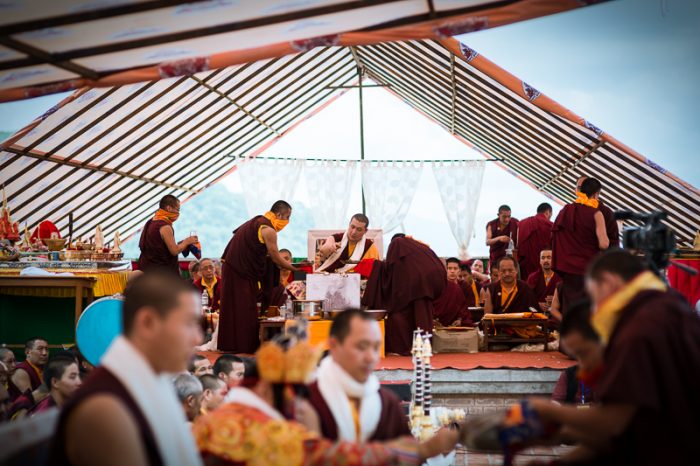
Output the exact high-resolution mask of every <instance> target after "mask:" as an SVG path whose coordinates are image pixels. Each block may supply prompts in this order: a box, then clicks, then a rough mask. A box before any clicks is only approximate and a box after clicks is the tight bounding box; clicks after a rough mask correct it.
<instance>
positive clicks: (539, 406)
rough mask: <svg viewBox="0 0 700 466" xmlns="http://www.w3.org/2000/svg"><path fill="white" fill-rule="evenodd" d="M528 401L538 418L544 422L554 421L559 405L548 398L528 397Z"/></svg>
mask: <svg viewBox="0 0 700 466" xmlns="http://www.w3.org/2000/svg"><path fill="white" fill-rule="evenodd" d="M527 401H528V403H530V406H532V409H534V410H535V411H536V412H537V414H538V415H539V416H540V419H542V421H545V422H554V421H555V418H556V413H557V411H558V409H559V405H558V404H556V403H554V402H552V401H551V400H550V399H548V398H528V399H527Z"/></svg>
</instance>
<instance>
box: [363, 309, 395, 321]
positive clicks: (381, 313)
mask: <svg viewBox="0 0 700 466" xmlns="http://www.w3.org/2000/svg"><path fill="white" fill-rule="evenodd" d="M365 312H366V313H367V314H370V315H371V316H372V317H374V320H384V318H385V317H386V315H387V314H388V313H389V312H388V311H386V310H385V309H370V310H367V311H365Z"/></svg>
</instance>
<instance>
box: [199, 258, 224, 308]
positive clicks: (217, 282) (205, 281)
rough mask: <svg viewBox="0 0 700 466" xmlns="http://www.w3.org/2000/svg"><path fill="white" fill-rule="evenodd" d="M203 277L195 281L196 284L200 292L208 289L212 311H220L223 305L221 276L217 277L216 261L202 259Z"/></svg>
mask: <svg viewBox="0 0 700 466" xmlns="http://www.w3.org/2000/svg"><path fill="white" fill-rule="evenodd" d="M199 270H200V272H201V278H200V279H199V280H196V281H195V282H194V286H195V287H196V288H197V289H198V290H199V292H200V294H201V293H202V292H203V291H204V290H206V291H207V295H209V307H210V308H211V310H212V311H218V310H219V306H220V305H221V277H217V276H216V273H215V270H216V269H215V268H214V261H212V260H211V259H202V260H201V261H200V268H199Z"/></svg>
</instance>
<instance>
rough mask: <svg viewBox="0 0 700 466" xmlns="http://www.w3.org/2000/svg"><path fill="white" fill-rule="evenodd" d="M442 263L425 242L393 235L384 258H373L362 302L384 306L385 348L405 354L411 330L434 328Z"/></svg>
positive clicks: (444, 278)
mask: <svg viewBox="0 0 700 466" xmlns="http://www.w3.org/2000/svg"><path fill="white" fill-rule="evenodd" d="M446 283H447V276H446V274H445V266H444V265H443V264H442V262H441V261H440V259H439V258H438V257H437V255H435V253H434V252H433V250H432V249H430V248H429V247H428V246H427V245H425V244H423V243H420V242H418V241H416V240H414V239H412V238H394V240H393V241H392V242H391V244H390V245H389V250H388V251H387V255H386V260H385V261H375V262H374V267H373V269H372V274H371V275H370V277H369V280H368V281H367V288H366V289H365V294H364V296H363V297H362V304H363V305H365V306H368V307H369V308H370V309H386V310H387V311H389V315H388V316H387V320H386V338H385V343H386V352H387V353H397V354H402V355H408V354H410V352H411V347H412V346H413V331H414V330H415V329H416V328H419V327H420V328H421V329H423V330H426V331H432V329H433V300H434V299H435V298H437V297H438V296H440V294H442V291H443V289H444V288H445V284H446Z"/></svg>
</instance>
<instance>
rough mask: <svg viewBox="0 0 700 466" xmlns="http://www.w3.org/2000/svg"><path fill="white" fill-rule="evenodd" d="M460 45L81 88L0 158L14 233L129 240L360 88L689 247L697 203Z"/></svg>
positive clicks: (308, 48) (697, 196)
mask: <svg viewBox="0 0 700 466" xmlns="http://www.w3.org/2000/svg"><path fill="white" fill-rule="evenodd" d="M435 3H438V2H435ZM472 3H474V2H472ZM476 3H479V2H476ZM482 3H483V2H482ZM499 3H503V2H499ZM505 3H509V4H516V3H520V2H505ZM545 3H546V2H545ZM456 33H457V32H455V31H453V30H445V31H443V32H441V33H440V34H442V35H443V36H444V37H433V38H424V39H412V40H391V41H384V40H378V41H375V42H373V43H367V44H359V45H345V44H342V43H340V44H339V43H337V41H330V42H329V41H328V40H327V39H326V38H321V39H312V40H308V41H303V42H304V44H301V45H299V44H298V50H296V52H295V53H286V52H285V53H280V54H279V55H278V56H274V57H270V58H263V59H256V60H251V61H247V62H243V63H238V64H231V65H227V66H224V67H216V68H215V69H206V70H199V68H198V63H199V58H193V59H188V60H189V61H188V60H185V61H182V62H180V63H179V64H178V67H177V69H176V70H175V69H173V70H171V71H172V74H173V76H171V77H167V78H163V79H155V78H152V77H150V75H149V74H148V73H146V78H144V79H145V81H143V80H141V81H138V82H131V83H128V82H127V83H122V84H120V85H115V86H106V85H103V84H104V83H103V82H102V83H93V84H95V86H94V87H81V88H80V89H78V90H77V91H75V92H74V93H73V94H72V95H70V96H69V97H68V98H66V99H64V100H63V101H62V102H61V103H59V104H58V105H56V106H55V107H54V108H52V109H49V110H48V111H47V112H46V113H45V114H44V115H42V116H41V117H40V118H38V119H37V120H35V121H34V122H32V123H31V124H30V125H28V126H27V127H26V128H24V129H22V130H21V131H19V132H18V133H17V134H15V135H13V136H12V137H10V138H9V139H8V140H6V141H5V142H4V143H3V144H2V152H0V173H1V175H0V177H1V178H2V180H1V181H2V182H4V185H5V188H6V192H7V194H8V196H9V207H10V209H11V211H12V216H13V219H14V220H18V221H20V222H21V223H22V224H24V223H25V222H26V223H27V225H28V226H29V227H30V228H33V226H35V225H36V224H38V223H39V222H40V221H42V220H44V219H50V220H52V221H54V223H56V224H57V226H58V227H59V228H60V229H61V230H62V232H64V234H66V233H67V231H68V229H67V225H68V217H67V216H68V213H72V214H73V218H74V222H73V236H74V237H76V236H82V237H90V236H91V234H92V233H93V232H94V229H95V227H96V226H97V225H101V227H102V230H103V232H104V233H105V236H106V237H107V238H111V237H112V233H114V232H115V231H119V232H120V234H121V235H122V237H124V236H127V235H130V234H132V233H134V232H135V231H137V230H138V229H139V228H140V226H141V225H142V224H143V223H144V222H145V220H146V219H147V218H148V217H150V216H151V215H152V214H153V210H154V206H155V205H156V204H157V201H158V199H160V198H161V197H162V196H163V195H165V194H174V195H175V196H177V197H179V198H180V199H183V200H185V199H188V198H190V197H191V196H194V195H196V194H197V193H198V192H201V191H202V190H203V189H206V188H207V187H208V186H211V185H212V184H213V183H215V182H216V181H217V180H219V179H221V178H222V177H224V176H226V175H227V174H229V173H231V172H232V170H234V169H235V167H236V164H237V163H239V160H240V159H238V157H255V156H257V155H258V154H261V153H262V152H263V151H264V150H265V149H266V148H267V147H269V145H271V144H273V143H274V142H275V141H277V140H278V139H279V138H281V137H283V136H284V135H285V134H287V133H288V132H289V131H292V130H293V129H294V127H295V126H297V125H298V124H300V123H301V122H303V121H304V120H305V119H306V118H309V117H311V116H313V115H314V114H315V113H317V112H318V111H320V110H321V109H322V108H324V106H326V105H329V104H330V103H332V102H333V101H334V100H335V99H337V98H338V97H339V96H341V95H342V94H343V92H344V91H345V89H344V88H343V86H348V85H352V84H355V83H357V81H358V79H360V76H363V77H366V78H369V79H371V80H372V81H374V82H375V83H378V84H380V85H382V86H384V89H386V90H387V91H388V92H391V93H393V94H394V95H396V96H397V97H398V98H401V99H402V100H404V101H405V102H406V103H408V104H409V105H410V106H411V107H413V108H414V109H415V110H417V111H419V112H421V113H423V114H424V115H425V116H426V117H428V118H430V119H431V120H433V121H434V122H436V123H437V124H439V125H441V126H442V127H443V128H445V129H446V130H447V131H449V132H450V133H451V134H452V135H454V137H456V138H458V139H459V140H461V141H462V142H464V143H465V144H467V145H469V146H470V147H472V148H474V149H476V150H478V151H479V152H480V153H482V154H483V155H484V156H485V157H487V158H497V159H500V161H499V162H498V163H499V165H501V166H502V167H503V168H504V169H506V170H508V171H509V172H510V173H512V174H513V175H515V176H516V177H518V178H519V179H521V180H522V181H524V182H526V183H528V184H530V185H531V186H533V187H534V188H536V189H538V190H540V191H541V192H543V193H545V194H546V195H548V196H550V197H551V198H552V199H554V200H556V201H558V202H560V203H565V202H570V201H571V200H573V198H574V187H575V183H576V180H577V178H578V177H579V176H581V175H584V174H585V175H589V176H595V177H597V178H599V179H600V180H601V181H602V183H603V186H604V191H603V198H604V200H605V201H606V203H607V204H608V205H609V206H610V207H611V208H613V209H630V210H635V211H650V210H654V209H663V210H665V211H667V212H668V214H669V218H668V221H667V223H668V224H669V225H670V226H671V227H672V228H673V229H674V230H675V231H676V232H677V233H678V235H679V238H680V241H681V243H682V245H685V246H688V245H690V243H691V242H692V238H693V237H694V235H695V231H696V230H698V229H700V192H699V191H698V189H696V188H694V187H692V186H690V185H689V184H688V183H685V182H683V181H682V180H680V179H679V178H678V177H676V176H674V175H673V174H671V173H669V172H668V171H666V170H664V169H663V168H662V167H661V166H659V165H658V164H656V163H654V162H652V161H650V160H648V159H646V158H645V157H643V156H641V155H640V154H638V153H636V152H634V151H633V150H632V149H630V148H628V147H626V146H625V145H624V144H622V143H620V142H619V141H617V140H616V139H615V138H613V137H612V136H610V135H609V134H607V133H605V132H604V131H603V130H601V129H599V128H597V127H596V126H595V125H593V124H592V123H590V122H588V121H586V120H585V119H583V118H581V117H579V116H577V115H575V114H573V113H572V112H570V111H568V110H567V109H565V108H564V107H562V106H561V105H559V104H557V103H556V102H554V101H553V100H551V99H549V98H548V97H547V96H546V95H544V94H543V93H541V92H540V91H539V90H537V89H535V88H533V87H532V86H529V85H528V84H527V83H524V82H523V81H521V80H519V79H518V78H516V77H514V76H512V75H511V74H509V73H508V72H506V71H505V70H503V69H501V68H499V67H498V66H497V65H495V64H494V63H492V62H490V61H489V60H488V59H486V58H485V57H484V56H483V55H480V54H478V53H477V52H476V51H474V50H472V49H471V48H469V47H468V46H466V45H464V44H462V43H460V42H458V41H456V40H455V39H452V38H450V37H449V36H450V35H452V34H456ZM159 66H162V64H161V65H159ZM132 77H133V76H132ZM130 79H131V78H130Z"/></svg>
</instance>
